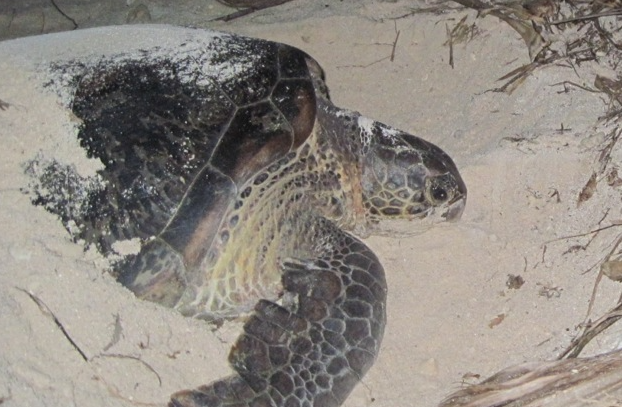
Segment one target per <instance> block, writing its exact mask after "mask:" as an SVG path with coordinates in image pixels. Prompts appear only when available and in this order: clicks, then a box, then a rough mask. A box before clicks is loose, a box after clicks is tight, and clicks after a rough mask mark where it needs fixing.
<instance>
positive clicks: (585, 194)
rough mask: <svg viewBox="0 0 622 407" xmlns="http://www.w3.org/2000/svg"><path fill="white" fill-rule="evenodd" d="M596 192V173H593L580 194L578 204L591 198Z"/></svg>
mask: <svg viewBox="0 0 622 407" xmlns="http://www.w3.org/2000/svg"><path fill="white" fill-rule="evenodd" d="M594 192H596V173H595V172H594V173H592V176H591V177H590V179H589V180H588V181H587V183H586V184H585V186H584V187H583V189H582V190H581V193H580V194H579V199H578V200H577V206H580V205H581V204H582V203H583V202H585V201H587V200H588V199H590V198H591V197H592V196H593V195H594Z"/></svg>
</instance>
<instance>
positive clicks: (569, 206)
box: [0, 0, 621, 407]
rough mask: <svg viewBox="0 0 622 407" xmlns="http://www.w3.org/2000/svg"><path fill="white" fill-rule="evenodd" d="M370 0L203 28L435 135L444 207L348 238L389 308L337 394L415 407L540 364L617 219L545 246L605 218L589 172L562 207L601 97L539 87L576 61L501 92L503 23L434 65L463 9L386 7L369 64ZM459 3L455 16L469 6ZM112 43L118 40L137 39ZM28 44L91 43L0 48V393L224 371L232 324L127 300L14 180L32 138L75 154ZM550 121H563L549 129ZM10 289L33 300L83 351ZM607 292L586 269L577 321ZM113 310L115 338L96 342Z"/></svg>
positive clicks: (177, 380)
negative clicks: (272, 52) (394, 15)
mask: <svg viewBox="0 0 622 407" xmlns="http://www.w3.org/2000/svg"><path fill="white" fill-rule="evenodd" d="M309 1H310V0H309ZM296 3H300V2H293V3H290V5H289V6H288V7H289V9H290V10H292V9H294V7H295V4H296ZM370 4H371V5H369V6H367V8H366V9H365V10H363V11H364V13H362V14H360V15H359V14H357V15H354V16H347V15H338V14H337V15H332V16H321V15H320V16H319V17H308V18H305V19H300V20H297V21H294V22H287V21H283V20H284V18H283V19H281V22H279V23H278V24H268V23H265V21H263V20H262V18H264V17H262V15H258V16H256V17H254V18H249V19H247V20H245V21H243V22H241V21H236V22H234V23H233V24H229V25H225V24H223V23H219V24H217V25H215V28H221V29H228V30H231V31H235V32H238V33H243V34H248V35H253V36H257V37H262V38H267V39H272V40H277V41H281V42H286V43H289V44H292V45H295V46H297V47H299V48H302V49H303V50H305V51H306V52H308V53H309V54H311V55H313V56H314V57H315V58H316V59H317V60H318V61H319V62H320V63H321V64H322V65H323V67H324V68H325V70H326V73H327V77H328V85H329V87H330V90H331V95H332V98H333V101H334V102H335V104H337V105H338V106H342V107H347V108H352V109H356V110H359V111H360V112H361V113H363V114H365V115H368V116H370V117H373V118H375V119H378V120H380V121H382V122H385V123H387V124H390V125H393V126H395V127H398V128H400V129H403V130H406V131H409V132H411V133H413V134H416V135H419V136H422V137H424V138H426V139H428V140H430V141H432V142H434V143H436V144H438V145H439V146H441V147H442V148H443V149H445V151H447V152H448V153H449V154H450V155H451V156H452V157H453V158H454V160H455V162H456V163H457V165H458V167H459V168H460V170H461V172H462V174H463V177H464V179H465V182H466V183H467V186H468V188H469V199H468V203H467V209H466V211H465V213H464V216H463V219H462V221H460V222H458V223H456V224H451V225H442V226H440V227H437V228H435V229H433V230H431V231H429V232H427V233H425V234H424V235H419V236H413V237H408V238H404V237H403V238H388V237H372V238H370V239H368V243H369V244H370V245H371V246H372V247H373V248H374V249H375V251H376V252H377V253H378V254H379V257H380V258H381V260H382V261H383V264H384V266H385V269H386V270H387V278H388V282H389V290H390V291H389V303H388V312H389V322H388V325H387V330H386V337H385V340H384V342H383V346H382V351H381V354H380V356H379V358H378V361H377V363H376V364H375V366H374V367H373V368H372V370H371V371H370V373H369V374H368V375H367V376H366V377H365V379H364V380H363V382H362V383H361V384H360V385H359V386H358V387H357V389H356V390H355V391H354V392H353V394H352V395H351V396H350V398H349V399H348V401H347V402H346V403H345V405H346V406H349V407H354V406H364V405H373V406H376V407H385V406H387V407H388V406H396V405H417V406H422V407H426V406H434V405H436V404H437V403H438V402H439V401H440V400H441V399H442V398H443V396H445V395H447V394H448V393H449V392H451V391H453V390H456V389H458V388H460V387H461V381H462V377H463V375H465V374H477V375H481V377H482V378H483V377H485V376H488V375H490V374H492V373H494V372H495V371H498V370H500V369H501V368H504V367H507V366H509V365H512V364H515V363H518V362H522V361H526V360H544V359H549V358H552V357H554V356H556V355H557V354H558V352H559V351H560V350H561V349H563V348H564V347H565V346H567V345H568V344H569V342H570V340H571V338H572V337H573V336H574V335H575V334H576V333H577V332H578V330H577V329H578V324H580V323H581V322H583V321H584V318H585V316H586V312H587V307H588V301H589V298H590V295H591V292H592V288H593V285H594V281H595V278H596V275H597V272H598V269H591V270H590V271H589V272H587V273H585V271H586V270H589V269H590V267H591V266H593V265H594V264H596V263H598V261H599V260H601V259H602V258H603V257H604V256H605V255H606V254H607V253H608V251H609V250H611V244H612V242H613V241H614V240H615V239H616V237H617V236H618V235H619V234H620V230H619V229H618V228H612V229H609V230H607V231H604V232H602V233H600V234H599V235H598V236H597V237H596V238H595V239H594V241H593V242H592V243H591V244H590V245H589V246H588V248H587V250H578V251H572V252H569V249H570V248H571V246H573V245H576V244H585V243H587V241H588V238H587V237H584V238H576V239H570V240H560V241H556V242H552V243H548V244H546V242H549V241H551V240H552V239H556V238H559V237H563V236H568V235H574V234H577V233H582V232H587V231H589V230H592V229H594V228H596V227H598V225H599V223H598V222H599V221H601V219H602V218H603V217H604V216H605V214H607V216H606V217H605V219H604V220H603V221H602V223H601V225H607V224H610V223H611V222H612V221H615V220H618V219H620V216H621V213H620V191H619V189H616V188H613V187H609V186H608V185H607V184H606V182H604V180H602V179H599V183H598V188H597V190H596V193H595V194H594V196H593V197H592V198H591V199H590V200H588V201H587V202H585V203H583V204H582V205H580V206H579V207H578V206H577V198H578V195H579V193H580V191H581V189H582V188H583V186H584V185H585V183H586V182H587V180H588V179H589V177H590V175H591V174H592V172H593V171H597V170H598V168H599V165H598V153H599V150H600V149H601V148H603V147H604V133H603V132H602V131H603V128H604V126H601V127H602V128H601V127H599V128H595V125H596V122H597V118H598V116H600V115H603V114H604V112H605V109H606V105H605V98H604V97H603V96H602V95H599V94H596V93H589V92H585V91H581V90H578V89H571V91H570V92H568V93H559V92H560V91H562V90H563V87H561V86H558V85H556V86H554V85H555V84H556V83H559V82H562V81H564V80H572V81H573V82H575V83H579V84H585V85H590V84H592V83H593V80H594V68H593V67H590V66H589V64H585V65H583V66H581V67H580V68H579V69H578V70H577V71H576V72H575V71H574V70H572V69H570V68H567V67H550V68H547V69H544V70H540V71H537V72H536V73H535V74H534V75H533V76H531V77H530V78H528V79H527V80H526V81H525V82H524V83H523V84H522V86H521V87H519V88H518V89H517V90H516V91H515V92H514V93H513V94H512V95H507V94H504V93H495V92H487V91H488V90H490V89H492V88H494V87H497V86H500V85H501V84H502V82H496V80H497V78H499V77H501V76H502V75H504V74H506V73H507V72H509V71H511V70H512V69H515V68H517V67H518V66H520V65H522V64H525V63H527V62H529V60H528V55H527V51H526V49H525V46H524V44H523V43H522V40H521V39H520V37H519V36H518V34H516V33H515V32H514V31H513V30H512V29H511V28H509V27H508V26H507V25H506V24H504V23H501V22H499V21H498V20H497V19H495V18H492V17H487V18H485V19H483V20H477V25H478V27H479V29H480V30H481V32H480V34H479V35H478V36H477V37H476V38H475V39H474V40H473V41H471V42H470V43H468V44H466V45H465V44H458V45H456V46H455V47H454V59H455V69H452V68H451V67H450V66H449V63H448V58H449V50H448V47H447V46H445V45H443V43H444V42H445V40H446V27H445V26H446V25H449V26H450V27H452V26H453V25H454V24H455V23H456V22H457V21H458V20H459V19H460V18H461V17H462V16H463V15H464V14H463V13H453V14H450V15H444V16H435V15H429V14H427V15H415V16H411V17H409V18H405V19H401V20H398V21H397V29H398V30H399V31H400V37H399V41H398V43H397V46H396V49H395V60H394V61H392V62H391V61H389V60H388V59H383V60H382V61H380V62H378V61H379V60H381V59H382V58H386V57H387V56H389V55H390V54H391V45H390V44H391V43H392V42H393V41H394V39H395V36H396V33H395V27H394V23H393V21H373V20H372V19H370V18H368V16H370V15H374V16H382V13H383V12H384V11H385V10H388V11H387V13H388V12H393V10H394V8H395V7H396V5H395V4H393V3H378V4H376V5H374V3H370ZM374 7H375V8H374ZM467 14H468V15H469V17H468V19H469V20H468V21H469V22H472V21H474V18H475V14H474V13H472V12H469V13H467ZM264 19H265V18H264ZM277 20H278V18H277ZM78 35H79V32H74V33H73V38H74V39H75V38H76V37H77V36H78ZM114 38H115V39H118V40H119V39H120V40H122V41H127V44H128V46H130V44H136V41H137V40H138V38H137V36H135V35H128V36H125V37H123V36H122V35H121V36H119V35H116V36H115V37H114ZM33 41H35V42H37V41H38V42H39V44H42V45H41V46H42V47H43V48H45V49H49V47H51V46H52V45H51V44H52V42H55V43H56V45H54V46H56V47H60V48H64V51H63V53H65V54H71V53H73V52H77V53H80V52H84V51H85V50H89V49H90V48H92V47H95V46H102V47H105V46H106V45H105V44H88V43H84V44H82V45H78V43H76V42H75V40H73V41H72V42H65V41H61V40H58V39H57V40H50V39H49V38H47V39H45V38H44V37H41V38H40V39H29V40H28V41H23V42H19V41H17V42H6V43H0V77H1V78H2V80H1V81H0V100H2V101H3V102H6V103H8V104H9V106H8V107H7V108H6V109H5V110H0V157H1V158H2V160H1V161H0V166H1V167H0V168H1V170H2V177H0V202H1V203H0V205H1V207H2V211H0V225H1V228H0V230H2V231H3V233H1V234H0V249H1V250H2V253H3V256H2V260H3V261H2V266H1V267H0V326H2V328H3V329H2V330H1V333H0V401H3V402H4V405H7V406H34V405H38V406H71V405H76V406H136V405H162V404H164V403H165V401H166V400H168V396H169V394H170V393H172V392H174V391H176V390H179V389H182V388H187V387H194V386H197V385H201V384H205V383H208V382H210V381H211V380H213V379H215V378H218V377H220V376H223V375H225V374H227V373H228V372H229V368H228V366H227V363H226V354H227V352H228V349H229V347H230V344H231V342H232V340H233V339H234V338H235V337H236V336H237V333H238V332H239V325H237V324H234V323H231V324H226V325H225V326H224V327H223V328H221V329H220V330H218V331H215V332H214V331H212V329H211V328H210V326H208V325H206V324H205V323H204V322H202V321H197V320H191V319H185V318H182V317H181V316H180V315H177V314H176V313H175V312H173V311H171V310H168V309H164V308H161V307H158V306H156V305H154V304H151V303H147V302H141V301H138V300H136V299H135V298H133V296H132V294H131V293H130V292H128V291H127V290H125V289H124V288H122V287H121V286H120V285H119V284H117V283H116V282H115V281H113V279H112V278H110V276H108V275H106V274H103V273H102V270H101V267H102V261H101V259H100V258H99V256H98V255H97V253H95V252H87V253H83V252H82V249H81V248H80V247H79V246H78V245H75V244H73V243H71V242H70V240H69V237H68V235H67V233H66V232H65V230H64V229H63V228H62V226H61V225H60V222H59V221H58V220H57V219H55V218H54V217H53V216H52V215H50V214H48V213H47V212H45V211H44V210H43V209H41V208H36V207H33V206H32V205H30V203H29V199H28V197H27V196H25V195H24V194H23V193H21V192H20V188H22V187H23V186H24V185H25V184H26V183H27V178H26V177H25V175H24V174H23V163H24V162H25V161H27V160H29V159H31V158H33V157H34V155H35V154H37V152H39V151H55V152H56V153H57V154H58V155H60V156H64V157H76V156H79V155H80V154H81V153H80V151H81V150H80V149H79V147H77V146H76V142H75V140H74V139H72V134H71V126H70V125H69V120H70V117H69V115H68V114H67V112H66V111H64V110H63V108H62V107H61V105H60V104H59V103H58V101H57V100H56V98H55V96H54V95H52V94H49V93H46V92H44V91H42V90H41V89H40V88H39V87H38V86H37V85H38V84H37V83H36V81H33V80H31V79H30V77H31V76H30V75H31V72H28V71H26V70H25V69H24V66H25V65H27V63H28V62H27V61H28V60H29V57H28V54H29V52H32V51H33V49H34V48H33V47H34V45H33V44H34V42H33ZM44 41H46V42H44ZM48 41H52V42H48ZM20 47H21V48H20ZM28 50H30V51H28ZM24 61H26V62H24ZM562 125H563V128H564V129H568V130H567V131H564V132H560V131H558V130H559V129H560V128H561V126H562ZM518 139H520V140H521V141H512V140H518ZM616 154H617V156H618V157H619V153H616ZM614 164H615V161H614V163H612V164H610V166H611V167H612V166H614ZM618 188H619V187H618ZM554 192H557V194H555V195H554V194H553V193H554ZM557 197H559V201H558V199H557ZM544 244H546V251H545V250H544V249H543V245H544ZM508 274H514V275H521V276H522V277H523V278H524V280H525V284H524V285H523V286H522V287H521V288H520V289H518V290H511V289H508V288H507V287H506V281H507V279H508ZM23 290H26V291H28V292H31V293H33V294H35V295H36V296H37V297H38V298H40V299H41V300H43V301H44V302H45V304H47V306H48V307H49V308H50V309H51V310H52V311H53V313H54V315H56V317H57V318H58V319H59V321H60V322H61V323H62V325H63V326H64V327H65V329H66V330H67V332H68V334H69V335H70V336H71V338H73V340H74V341H75V342H76V344H77V345H78V346H79V347H80V349H82V350H83V351H84V353H85V355H86V357H87V359H88V361H85V360H83V359H82V357H81V356H80V355H79V354H78V352H77V351H76V350H75V349H74V348H73V347H72V346H71V344H70V343H69V342H68V341H67V339H66V338H65V336H64V335H63V334H62V333H61V332H60V330H59V329H58V328H57V326H56V325H55V324H54V322H53V321H52V320H51V319H50V317H49V316H48V315H46V314H45V313H44V312H42V311H41V310H40V309H39V308H38V306H37V305H36V304H35V303H34V302H33V301H32V300H31V299H30V298H29V296H28V295H27V294H26V293H25V292H24V291H23ZM618 292H619V284H616V283H613V282H610V281H608V280H606V279H605V280H604V281H603V283H602V284H601V287H600V289H599V291H598V298H597V303H596V309H595V310H594V312H593V314H592V317H598V316H600V315H601V314H602V313H603V312H604V311H605V310H607V309H608V308H610V307H612V306H613V305H615V301H616V299H617V295H618ZM547 293H548V294H549V295H548V296H547V295H545V294H547ZM499 316H502V317H499ZM117 317H118V325H117V326H118V327H120V331H118V333H119V335H118V340H116V341H115V342H114V344H113V345H112V346H108V345H109V344H110V343H111V342H112V341H113V338H114V337H115V318H117ZM495 319H496V322H497V324H494V323H492V322H493V321H495ZM617 332H618V337H619V332H620V330H619V329H618V331H617ZM596 342H597V343H596V345H597V346H596V348H597V349H595V351H598V350H608V349H613V348H615V347H618V346H620V343H619V342H617V341H616V339H615V336H614V335H610V336H603V337H601V338H597V340H596Z"/></svg>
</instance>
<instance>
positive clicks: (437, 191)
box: [430, 185, 449, 203]
mask: <svg viewBox="0 0 622 407" xmlns="http://www.w3.org/2000/svg"><path fill="white" fill-rule="evenodd" d="M430 193H431V195H432V198H433V199H434V201H436V202H437V203H442V202H445V201H446V200H447V197H448V196H449V194H448V193H447V190H446V189H445V188H443V187H441V186H440V185H435V186H433V187H432V190H431V191H430Z"/></svg>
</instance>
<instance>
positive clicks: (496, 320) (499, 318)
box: [488, 314, 505, 329]
mask: <svg viewBox="0 0 622 407" xmlns="http://www.w3.org/2000/svg"><path fill="white" fill-rule="evenodd" d="M504 319H505V314H499V315H497V316H496V317H494V318H493V319H491V320H490V322H489V323H488V328H490V329H492V328H494V327H496V326H497V325H499V324H500V323H502V322H503V320H504Z"/></svg>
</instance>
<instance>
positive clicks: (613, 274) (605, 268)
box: [600, 260, 622, 282]
mask: <svg viewBox="0 0 622 407" xmlns="http://www.w3.org/2000/svg"><path fill="white" fill-rule="evenodd" d="M600 269H601V271H602V272H603V274H604V275H606V276H607V277H609V278H610V279H611V280H613V281H618V282H622V261H620V260H609V261H606V262H604V263H603V264H602V265H601V266H600Z"/></svg>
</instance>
